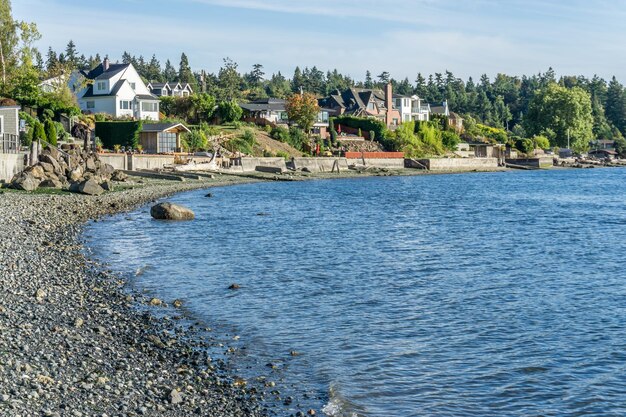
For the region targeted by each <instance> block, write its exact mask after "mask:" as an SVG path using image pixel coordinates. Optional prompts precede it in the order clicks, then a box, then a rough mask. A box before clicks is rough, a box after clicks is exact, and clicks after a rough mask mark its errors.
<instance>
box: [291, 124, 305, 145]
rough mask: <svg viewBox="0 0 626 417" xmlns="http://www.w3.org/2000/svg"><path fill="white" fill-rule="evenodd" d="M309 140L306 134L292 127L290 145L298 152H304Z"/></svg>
mask: <svg viewBox="0 0 626 417" xmlns="http://www.w3.org/2000/svg"><path fill="white" fill-rule="evenodd" d="M307 141H308V139H307V137H306V134H305V133H304V131H302V130H301V129H298V128H297V127H295V126H292V127H291V128H290V129H289V144H290V145H291V146H293V147H294V148H296V149H298V150H302V149H303V147H304V144H305V143H307Z"/></svg>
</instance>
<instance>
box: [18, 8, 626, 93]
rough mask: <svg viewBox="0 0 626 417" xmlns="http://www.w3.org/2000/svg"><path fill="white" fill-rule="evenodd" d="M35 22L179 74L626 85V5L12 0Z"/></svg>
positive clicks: (55, 36)
mask: <svg viewBox="0 0 626 417" xmlns="http://www.w3.org/2000/svg"><path fill="white" fill-rule="evenodd" d="M12 5H13V15H14V18H15V19H17V20H26V21H31V22H35V23H37V25H38V28H39V31H40V32H41V34H42V39H41V41H40V42H39V45H38V46H39V48H40V50H41V51H42V53H44V55H45V52H46V51H47V49H48V47H49V46H52V48H53V49H55V50H57V52H60V51H62V50H64V49H65V45H67V42H68V41H69V40H70V39H72V40H73V41H74V42H75V43H76V45H77V48H78V51H79V52H80V53H84V54H85V55H86V56H87V57H89V55H95V54H96V53H99V54H100V55H101V56H102V57H104V56H105V55H109V57H110V58H111V60H112V61H113V62H115V61H117V60H120V59H121V56H122V53H123V52H124V51H128V52H130V53H131V54H132V55H137V56H139V55H143V56H144V57H145V58H146V59H149V58H150V57H151V56H152V55H153V54H156V56H157V58H158V59H159V60H160V61H161V63H162V64H164V63H165V61H166V60H167V59H170V60H171V62H172V63H173V64H174V66H175V67H176V68H178V63H179V62H180V55H181V52H185V53H186V54H187V56H188V57H189V61H190V64H191V67H192V69H193V70H194V71H199V70H201V69H204V70H206V71H208V72H217V71H218V70H219V68H220V66H221V65H222V60H223V58H225V57H230V58H231V59H232V60H234V61H235V62H237V63H238V64H239V69H240V71H242V72H248V71H250V69H251V67H252V65H254V64H256V63H260V64H262V65H263V66H264V70H265V72H266V74H268V75H269V74H271V73H274V72H276V71H281V72H282V73H283V74H284V75H286V76H291V75H292V74H293V70H294V69H295V67H296V66H300V67H301V68H303V67H307V66H308V67H312V66H317V67H318V69H321V70H323V71H326V70H332V69H335V68H336V69H337V70H339V72H342V73H344V74H348V75H350V76H352V77H353V78H355V79H357V80H362V79H364V77H365V72H366V70H370V71H371V72H372V74H373V75H374V76H376V75H378V74H380V73H381V72H383V71H388V72H389V73H390V74H391V76H392V77H393V78H396V79H398V80H400V79H403V78H405V77H408V78H409V80H411V81H413V80H415V78H416V75H417V73H418V72H421V73H422V74H431V73H435V72H444V71H446V70H449V71H451V72H453V73H454V74H455V75H456V76H457V77H461V78H463V79H467V77H469V76H472V77H474V78H475V79H477V78H479V77H480V75H481V74H488V75H489V76H490V77H493V76H495V75H496V74H497V73H506V74H509V75H523V74H526V75H530V74H536V73H539V72H545V71H546V70H547V69H548V68H549V67H553V68H554V70H555V71H556V73H557V74H558V75H586V76H593V75H594V74H598V75H600V76H602V77H605V78H609V77H611V76H613V75H615V76H617V77H618V78H619V79H621V80H626V54H625V53H624V47H623V45H626V30H624V25H623V22H625V21H626V0H586V1H582V0H394V1H387V0H316V1H310V0H149V1H144V0H107V1H106V2H88V1H84V0H12Z"/></svg>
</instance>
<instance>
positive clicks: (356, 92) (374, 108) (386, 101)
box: [319, 83, 402, 128]
mask: <svg viewBox="0 0 626 417" xmlns="http://www.w3.org/2000/svg"><path fill="white" fill-rule="evenodd" d="M319 105H320V107H321V108H323V109H327V110H329V111H330V112H332V113H333V115H337V116H342V115H347V116H355V117H371V118H374V119H378V120H380V121H382V122H384V123H385V124H386V125H387V127H390V128H393V127H394V126H398V125H399V124H400V123H402V115H401V114H400V111H399V110H398V108H397V107H396V106H395V103H394V100H393V87H392V85H391V83H389V84H387V86H386V87H385V91H382V90H378V89H366V88H348V89H347V90H344V91H339V90H336V91H335V92H334V93H332V94H331V95H330V96H328V97H325V98H322V99H320V100H319Z"/></svg>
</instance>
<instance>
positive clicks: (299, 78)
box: [291, 67, 304, 93]
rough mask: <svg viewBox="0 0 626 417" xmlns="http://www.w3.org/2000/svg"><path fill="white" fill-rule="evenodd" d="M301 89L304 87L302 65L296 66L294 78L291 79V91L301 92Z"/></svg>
mask: <svg viewBox="0 0 626 417" xmlns="http://www.w3.org/2000/svg"><path fill="white" fill-rule="evenodd" d="M301 89H304V76H303V75H302V71H301V70H300V67H296V69H295V71H294V72H293V78H292V79H291V91H292V92H293V93H300V91H301Z"/></svg>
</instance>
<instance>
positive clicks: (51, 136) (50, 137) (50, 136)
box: [44, 119, 57, 146]
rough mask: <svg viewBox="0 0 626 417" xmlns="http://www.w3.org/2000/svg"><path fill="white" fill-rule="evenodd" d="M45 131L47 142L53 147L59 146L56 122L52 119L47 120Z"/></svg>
mask: <svg viewBox="0 0 626 417" xmlns="http://www.w3.org/2000/svg"><path fill="white" fill-rule="evenodd" d="M44 130H45V133H46V142H48V143H49V144H50V145H52V146H56V145H57V128H56V126H55V125H54V122H53V121H52V120H50V119H46V121H45V123H44Z"/></svg>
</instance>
